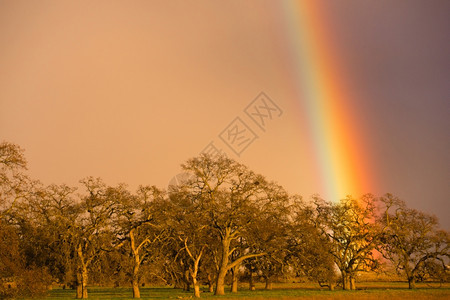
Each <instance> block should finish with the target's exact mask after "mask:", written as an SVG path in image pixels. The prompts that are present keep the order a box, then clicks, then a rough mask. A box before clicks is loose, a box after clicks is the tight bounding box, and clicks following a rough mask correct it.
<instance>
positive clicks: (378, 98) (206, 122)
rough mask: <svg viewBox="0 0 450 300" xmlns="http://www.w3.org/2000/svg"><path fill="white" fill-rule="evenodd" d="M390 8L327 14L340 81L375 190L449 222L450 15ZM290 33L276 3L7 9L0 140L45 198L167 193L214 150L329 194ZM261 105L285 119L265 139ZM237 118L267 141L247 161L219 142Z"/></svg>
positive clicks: (0, 52)
mask: <svg viewBox="0 0 450 300" xmlns="http://www.w3.org/2000/svg"><path fill="white" fill-rule="evenodd" d="M381 2H382V3H381ZM400 2H401V1H400ZM376 3H380V4H376ZM386 3H388V2H384V1H378V2H377V1H367V3H365V4H361V3H360V2H358V1H348V3H346V4H345V1H342V2H341V5H339V4H337V3H336V2H333V3H327V2H323V4H324V5H322V7H323V9H324V10H325V11H324V12H323V13H324V15H326V16H328V18H327V20H323V21H324V24H325V25H324V26H326V28H328V30H330V31H329V33H330V34H331V35H330V40H329V41H328V42H329V43H330V45H332V46H333V49H334V50H336V51H338V52H337V53H335V54H334V55H333V57H341V60H340V61H336V66H344V67H345V68H346V70H345V72H344V73H345V74H346V76H347V74H348V76H349V77H346V78H341V80H344V79H345V81H346V82H348V83H349V86H350V87H353V88H354V90H351V91H347V92H348V95H351V98H350V99H346V101H348V103H349V105H352V110H351V111H352V113H353V112H358V113H359V114H358V116H354V118H355V119H354V122H356V123H358V122H359V123H360V124H361V126H358V128H356V129H355V130H360V131H362V136H363V137H362V139H364V141H360V142H363V143H364V146H365V147H366V149H368V151H370V152H367V153H364V154H362V155H364V156H365V157H364V158H365V159H366V158H370V159H372V160H373V161H372V163H373V165H375V166H376V168H375V169H373V170H368V172H370V178H375V179H377V180H376V182H373V183H372V186H373V188H374V190H371V191H367V192H373V193H375V194H381V193H385V192H392V193H394V194H397V195H399V196H400V197H402V198H404V200H406V201H407V202H408V201H410V203H411V204H412V206H414V207H417V208H419V209H424V210H427V211H429V212H432V213H436V214H438V215H439V214H440V215H439V216H440V219H441V221H443V219H444V216H445V213H443V212H442V209H440V207H442V205H446V203H447V201H448V197H449V196H450V190H449V188H448V184H447V181H448V175H449V174H450V172H449V169H448V167H446V166H448V165H449V164H448V162H449V157H448V154H445V153H447V152H449V151H448V148H449V147H448V146H449V142H448V141H447V140H448V137H447V140H445V136H446V134H445V130H443V129H442V128H444V129H445V128H447V129H448V128H450V127H449V126H450V124H449V122H448V121H445V120H444V112H445V111H446V109H447V111H448V105H446V104H444V103H447V102H448V101H447V102H443V101H444V100H443V99H444V98H443V95H447V96H448V93H447V91H448V89H447V88H446V87H445V85H444V80H441V79H440V78H445V76H447V78H448V71H443V70H441V69H439V66H442V65H443V64H442V62H443V61H447V62H448V60H447V59H446V56H445V53H448V51H446V49H447V48H448V46H445V45H442V44H441V43H440V42H439V41H440V40H441V34H442V36H446V34H445V33H448V32H446V31H445V28H450V27H449V26H443V24H444V25H446V24H447V23H448V21H445V20H446V18H445V16H444V15H439V14H440V12H441V11H445V9H446V8H448V7H449V6H448V4H445V3H446V2H445V1H436V3H437V4H436V8H435V9H432V8H427V9H425V8H423V7H422V6H421V5H420V3H421V2H420V1H416V0H411V1H410V2H408V3H409V4H406V3H407V2H401V3H400V4H389V5H387V4H386ZM447 3H448V2H447ZM383 5H384V6H383ZM439 6H440V7H439ZM447 11H448V10H447ZM380 20H381V23H380ZM319 21H320V20H319ZM286 24H287V23H286V22H285V20H284V19H283V11H282V9H281V6H280V5H278V4H277V2H275V1H227V2H226V4H225V3H224V2H220V1H132V2H128V1H5V0H0V140H6V141H10V142H13V143H17V144H19V145H21V146H22V147H23V148H25V149H26V157H27V159H28V161H29V169H30V173H31V175H32V176H33V177H35V178H39V179H41V180H42V181H43V182H44V183H47V184H49V183H68V184H72V185H75V184H77V182H78V180H80V179H81V178H83V177H85V176H90V175H92V176H99V177H102V178H103V179H104V180H105V181H106V182H107V183H109V184H116V183H119V182H125V183H128V184H129V185H130V186H131V187H132V188H134V187H136V186H137V185H138V184H151V185H157V186H159V187H166V186H167V183H168V182H169V180H170V179H171V178H172V177H173V176H174V175H175V174H177V173H179V172H180V168H179V165H180V164H181V163H183V162H184V161H185V160H186V159H188V158H190V157H192V156H195V155H197V154H198V153H199V152H200V151H201V150H202V149H203V148H204V147H205V146H206V145H207V144H208V143H210V142H211V141H214V143H215V144H216V145H217V146H218V147H220V148H222V149H224V150H225V151H226V152H227V154H228V155H229V156H230V157H232V158H235V159H238V160H240V161H242V162H244V163H245V164H247V165H249V166H250V167H251V168H252V169H254V170H255V171H257V172H260V173H262V174H265V175H266V176H267V177H268V178H270V179H273V180H276V181H278V182H279V183H280V184H282V185H283V186H285V187H286V188H287V190H288V191H290V192H293V193H300V194H301V195H303V196H304V197H309V196H310V195H311V194H313V193H323V191H322V190H321V188H322V186H323V185H322V182H321V180H322V179H321V178H320V176H321V173H320V170H319V168H318V166H317V161H315V160H314V157H313V156H314V155H313V151H315V150H314V145H313V144H312V141H311V140H310V138H311V132H308V124H307V122H308V121H307V118H306V115H305V113H306V112H305V111H303V110H302V107H303V106H302V105H301V101H302V99H298V98H296V97H297V96H298V95H297V94H296V93H295V90H296V88H297V87H296V86H294V85H295V82H294V83H293V81H292V80H291V78H290V75H291V74H292V70H291V69H292V68H293V66H292V62H291V61H290V59H289V55H290V53H291V51H289V50H292V49H288V48H289V45H288V42H287V41H288V40H289V38H290V36H289V33H288V32H287V29H286ZM439 28H440V29H441V31H439V30H436V29H439ZM388 29H389V30H388ZM421 30H422V31H421ZM431 33H432V34H431ZM399 37H400V41H399ZM421 45H427V47H422V48H421V47H420V46H421ZM445 47H447V48H445ZM399 58H400V59H399ZM421 61H426V62H427V63H421ZM381 66H382V67H384V68H385V69H386V70H389V71H388V72H386V74H384V73H382V70H383V69H382V68H381ZM405 66H407V67H405ZM408 66H413V68H408ZM411 70H413V71H414V72H413V71H411ZM377 72H381V73H380V74H378V73H377ZM442 72H444V73H442ZM337 74H340V73H339V70H338V71H337ZM411 74H415V75H411ZM421 74H423V75H421ZM442 74H444V75H445V76H444V77H443V76H442ZM411 76H417V78H416V77H414V78H410V77H411ZM421 76H423V77H421ZM429 78H435V80H434V81H428V80H429ZM417 82H419V84H417ZM262 91H263V92H265V93H266V94H267V95H268V96H269V97H270V98H271V99H272V100H273V101H274V102H275V103H276V104H277V105H278V106H279V107H280V108H281V109H282V111H283V113H282V115H281V116H280V117H278V118H274V119H273V120H272V121H271V122H269V123H268V124H267V128H266V130H265V131H263V130H261V129H260V128H258V127H257V126H255V124H254V123H252V121H251V120H250V119H249V118H248V117H247V116H246V115H245V113H244V109H245V107H246V106H247V105H248V104H249V103H250V102H251V101H252V100H253V99H254V98H255V97H256V96H257V95H258V94H259V93H260V92H262ZM430 91H432V92H430ZM430 93H431V94H430ZM414 97H416V98H417V99H416V98H414ZM402 99H404V100H402ZM410 99H412V100H411V102H408V101H410ZM423 99H427V101H428V102H427V105H426V107H423V106H422V103H423V102H421V101H423ZM447 99H448V97H447ZM434 100H436V101H435V102H433V101H434ZM236 117H240V118H241V119H242V120H243V121H244V122H246V123H247V124H248V125H249V126H251V128H252V130H254V132H255V133H256V134H257V135H258V139H256V140H255V141H254V142H253V143H252V144H251V145H250V146H249V147H248V148H247V149H246V150H245V151H244V152H242V154H241V155H240V157H237V156H236V155H235V154H233V152H231V151H230V150H229V148H227V146H226V145H225V144H224V143H223V141H221V139H220V138H219V137H218V136H219V134H220V133H221V132H222V131H223V130H224V129H225V128H226V127H227V125H228V124H229V123H230V122H231V121H233V120H234V119H235V118H236ZM361 122H365V123H364V124H362V123H361ZM350 123H351V122H350ZM405 124H407V125H408V126H406V125H405ZM366 128H369V130H368V131H364V130H366ZM418 136H419V138H418ZM426 143H428V147H425V146H423V144H426ZM411 149H412V150H411ZM421 172H424V173H422V175H421V174H420V173H421ZM430 174H433V176H434V178H430V176H431V175H430ZM368 177H369V176H368ZM375 179H374V181H375ZM419 185H422V187H421V188H420V189H419V188H418V186H419ZM427 191H431V194H430V198H432V199H434V200H427V201H428V202H426V201H424V200H423V199H424V196H426V195H427ZM433 193H434V194H433ZM343 196H345V195H343ZM414 197H416V198H414ZM445 224H447V226H448V222H447V223H445Z"/></svg>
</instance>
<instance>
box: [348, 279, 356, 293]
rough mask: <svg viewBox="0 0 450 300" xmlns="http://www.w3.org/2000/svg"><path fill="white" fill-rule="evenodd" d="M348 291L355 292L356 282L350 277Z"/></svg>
mask: <svg viewBox="0 0 450 300" xmlns="http://www.w3.org/2000/svg"><path fill="white" fill-rule="evenodd" d="M349 281H350V289H351V290H356V280H355V278H354V277H353V276H350V279H349Z"/></svg>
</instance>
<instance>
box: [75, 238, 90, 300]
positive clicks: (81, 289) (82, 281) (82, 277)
mask: <svg viewBox="0 0 450 300" xmlns="http://www.w3.org/2000/svg"><path fill="white" fill-rule="evenodd" d="M77 255H78V259H79V265H78V269H77V299H87V297H88V292H87V283H88V269H87V263H86V262H85V260H84V255H83V249H82V247H81V244H79V245H78V247H77Z"/></svg>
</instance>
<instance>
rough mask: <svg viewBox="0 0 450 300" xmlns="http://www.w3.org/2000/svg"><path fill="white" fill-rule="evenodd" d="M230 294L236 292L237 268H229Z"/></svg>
mask: <svg viewBox="0 0 450 300" xmlns="http://www.w3.org/2000/svg"><path fill="white" fill-rule="evenodd" d="M231 292H232V293H237V292H238V274H237V266H236V267H234V268H231Z"/></svg>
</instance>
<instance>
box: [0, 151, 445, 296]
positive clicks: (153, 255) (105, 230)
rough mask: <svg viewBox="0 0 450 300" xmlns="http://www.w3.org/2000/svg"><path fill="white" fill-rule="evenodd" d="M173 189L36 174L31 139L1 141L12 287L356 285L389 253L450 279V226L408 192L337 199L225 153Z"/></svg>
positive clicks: (200, 161)
mask: <svg viewBox="0 0 450 300" xmlns="http://www.w3.org/2000/svg"><path fill="white" fill-rule="evenodd" d="M181 167H182V169H183V171H184V172H185V173H186V174H187V176H186V177H185V180H182V181H181V182H180V183H179V184H177V185H172V186H170V187H169V188H168V190H163V189H160V188H157V187H155V186H150V185H149V186H139V187H138V189H137V190H136V191H130V190H129V188H128V187H127V186H126V185H125V184H119V185H116V186H109V185H107V184H106V183H104V182H103V181H102V180H101V179H100V178H93V177H87V178H84V179H82V180H81V181H80V183H81V186H82V188H81V189H77V188H74V187H71V186H68V185H65V184H61V185H56V184H52V185H49V186H44V185H43V184H41V183H40V182H39V181H36V180H32V179H30V178H29V177H28V176H27V175H26V160H25V157H24V151H23V149H21V148H20V147H19V146H17V145H14V144H11V143H7V142H3V143H1V144H0V208H1V210H0V217H1V218H0V279H1V285H0V295H1V296H2V297H15V296H33V295H40V294H45V293H46V291H47V290H48V287H49V286H50V285H51V284H52V283H53V284H54V283H58V284H60V285H61V286H63V287H65V288H66V287H67V288H74V289H76V297H77V298H87V297H88V285H93V284H97V285H114V286H129V285H130V284H131V287H132V293H133V297H134V298H139V297H140V287H141V286H142V285H144V284H148V283H152V282H159V283H161V282H162V283H164V284H167V285H172V286H174V287H181V288H184V289H186V290H190V289H193V293H194V295H195V297H200V293H201V291H200V286H201V285H207V286H208V287H209V291H210V292H213V293H215V294H216V295H223V294H224V293H225V287H226V284H227V283H229V284H230V285H231V292H237V288H238V282H239V280H245V281H248V282H249V286H250V289H254V283H255V281H256V280H260V279H263V280H264V281H265V283H266V288H267V289H270V288H271V287H272V282H273V281H274V280H276V279H277V278H281V277H287V276H290V277H303V278H307V279H309V280H313V281H316V282H318V283H319V284H320V285H321V286H323V287H325V286H326V287H328V288H329V289H334V288H335V287H336V286H337V285H339V286H340V287H342V288H343V289H355V288H356V280H357V276H358V274H359V273H360V272H365V271H379V270H382V269H383V266H384V265H385V264H386V262H389V263H390V264H391V265H392V266H393V267H394V268H395V270H396V271H397V272H398V273H399V274H401V275H402V276H404V278H405V279H406V280H407V281H408V283H409V288H414V287H415V283H416V281H419V280H425V279H430V278H432V279H438V280H445V281H448V278H449V270H448V259H449V233H448V231H445V230H441V229H439V225H438V220H437V218H436V217H434V216H432V215H429V214H426V213H424V212H421V211H418V210H415V209H412V208H409V207H407V206H406V204H405V203H404V202H403V201H401V200H399V199H398V198H397V197H395V196H393V195H391V194H386V195H384V196H382V197H375V196H373V195H370V194H367V195H364V196H362V197H361V198H359V199H356V198H353V197H351V196H348V197H346V198H345V199H342V200H340V201H339V202H330V201H326V200H324V199H321V198H320V197H319V196H313V197H312V198H311V199H306V200H305V199H303V198H302V197H300V196H299V195H290V194H288V193H287V192H286V191H285V189H284V188H283V187H282V186H280V185H278V184H277V183H275V182H271V181H269V180H267V179H266V178H265V177H264V176H262V175H260V174H257V173H255V172H253V171H252V170H250V169H249V168H248V167H246V166H245V165H243V164H241V163H239V162H237V161H234V160H232V159H230V158H227V157H225V156H220V157H215V158H213V157H210V156H206V155H201V156H199V157H195V158H192V159H189V160H188V161H187V162H185V163H184V164H182V165H181Z"/></svg>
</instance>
